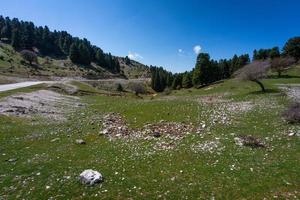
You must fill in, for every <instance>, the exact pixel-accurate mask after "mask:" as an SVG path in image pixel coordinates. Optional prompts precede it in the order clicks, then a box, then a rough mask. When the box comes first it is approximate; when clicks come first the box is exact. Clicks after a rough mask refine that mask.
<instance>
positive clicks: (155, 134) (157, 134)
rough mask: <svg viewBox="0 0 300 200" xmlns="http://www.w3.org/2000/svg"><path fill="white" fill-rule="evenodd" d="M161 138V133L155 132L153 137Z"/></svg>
mask: <svg viewBox="0 0 300 200" xmlns="http://www.w3.org/2000/svg"><path fill="white" fill-rule="evenodd" d="M160 136H161V134H160V132H157V131H154V132H153V137H156V138H159V137H160Z"/></svg>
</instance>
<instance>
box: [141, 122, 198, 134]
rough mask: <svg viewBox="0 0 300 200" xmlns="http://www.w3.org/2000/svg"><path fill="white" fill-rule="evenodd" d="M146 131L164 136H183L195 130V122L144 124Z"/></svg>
mask: <svg viewBox="0 0 300 200" xmlns="http://www.w3.org/2000/svg"><path fill="white" fill-rule="evenodd" d="M144 131H145V132H147V133H149V132H150V133H154V134H156V135H157V133H160V134H161V135H162V136H177V137H183V136H185V135H187V134H190V133H192V132H195V128H194V126H193V124H191V123H190V124H184V123H177V122H163V121H162V122H160V123H158V124H147V125H145V126H144Z"/></svg>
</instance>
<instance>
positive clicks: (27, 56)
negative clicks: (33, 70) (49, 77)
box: [20, 50, 38, 65]
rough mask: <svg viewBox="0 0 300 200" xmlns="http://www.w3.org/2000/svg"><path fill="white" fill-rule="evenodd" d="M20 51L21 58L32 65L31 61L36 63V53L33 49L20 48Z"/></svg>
mask: <svg viewBox="0 0 300 200" xmlns="http://www.w3.org/2000/svg"><path fill="white" fill-rule="evenodd" d="M20 53H21V56H22V58H23V59H24V60H26V61H28V62H29V64H30V65H32V63H33V62H35V63H36V64H37V63H38V60H37V55H36V53H34V52H33V51H29V50H22V51H21V52H20Z"/></svg>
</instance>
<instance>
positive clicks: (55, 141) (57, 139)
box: [51, 138, 60, 142]
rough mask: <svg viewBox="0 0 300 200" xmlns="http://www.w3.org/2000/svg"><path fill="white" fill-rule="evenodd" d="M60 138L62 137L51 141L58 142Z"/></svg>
mask: <svg viewBox="0 0 300 200" xmlns="http://www.w3.org/2000/svg"><path fill="white" fill-rule="evenodd" d="M59 140H60V138H54V139H52V140H51V142H57V141H59Z"/></svg>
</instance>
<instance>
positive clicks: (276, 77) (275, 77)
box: [267, 74, 300, 79]
mask: <svg viewBox="0 0 300 200" xmlns="http://www.w3.org/2000/svg"><path fill="white" fill-rule="evenodd" d="M281 78H286V79H287V78H300V76H295V75H292V76H291V75H287V74H284V75H281V76H280V77H278V75H270V76H268V78H267V79H281Z"/></svg>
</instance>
